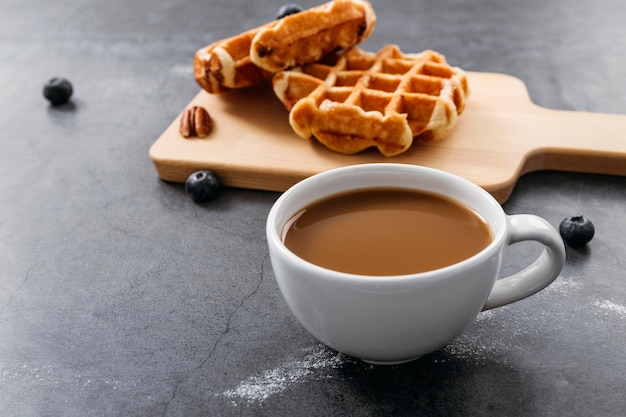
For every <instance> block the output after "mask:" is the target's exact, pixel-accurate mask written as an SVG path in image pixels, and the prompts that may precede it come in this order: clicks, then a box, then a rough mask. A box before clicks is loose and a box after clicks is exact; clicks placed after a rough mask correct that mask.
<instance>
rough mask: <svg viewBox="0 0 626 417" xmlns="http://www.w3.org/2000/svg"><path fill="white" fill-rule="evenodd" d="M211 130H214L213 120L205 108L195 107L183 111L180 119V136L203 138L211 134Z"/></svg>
mask: <svg viewBox="0 0 626 417" xmlns="http://www.w3.org/2000/svg"><path fill="white" fill-rule="evenodd" d="M211 129H213V120H212V119H211V116H210V115H209V112H208V111H206V109H205V108H204V107H202V106H193V107H190V108H188V109H185V111H183V114H182V115H181V117H180V134H181V135H182V136H183V137H186V138H189V137H192V136H197V137H200V138H203V137H205V136H207V135H208V134H209V133H211Z"/></svg>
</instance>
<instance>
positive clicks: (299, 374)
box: [220, 345, 347, 404]
mask: <svg viewBox="0 0 626 417" xmlns="http://www.w3.org/2000/svg"><path fill="white" fill-rule="evenodd" d="M304 352H305V353H306V356H305V357H304V358H301V359H292V360H290V361H288V362H286V363H284V364H282V365H280V366H278V367H276V368H274V369H270V370H267V371H265V372H263V373H262V374H260V375H253V376H250V377H248V378H246V379H245V380H243V381H242V382H241V383H240V384H239V385H237V386H236V387H235V388H232V389H229V390H226V391H224V392H222V393H221V394H220V395H222V396H224V397H227V398H230V399H231V400H233V402H234V403H235V404H237V400H243V402H244V403H246V404H250V403H262V402H263V401H265V400H267V399H268V398H269V397H271V396H273V395H277V394H280V393H282V392H283V391H285V390H286V389H287V388H289V387H291V386H293V385H295V384H300V383H303V382H305V381H307V380H310V379H312V378H318V379H320V378H332V376H331V375H328V374H324V373H323V372H321V371H323V370H324V369H337V368H341V367H342V366H343V364H344V363H345V361H346V360H347V357H346V356H345V355H342V354H340V353H336V352H334V351H331V350H329V349H326V348H325V347H324V346H323V345H317V346H314V347H312V348H307V349H305V350H304Z"/></svg>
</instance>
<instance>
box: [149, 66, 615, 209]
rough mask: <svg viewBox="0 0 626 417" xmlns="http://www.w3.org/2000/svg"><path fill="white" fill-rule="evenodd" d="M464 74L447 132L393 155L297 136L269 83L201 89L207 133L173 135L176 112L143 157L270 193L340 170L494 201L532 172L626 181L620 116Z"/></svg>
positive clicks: (179, 175)
mask: <svg viewBox="0 0 626 417" xmlns="http://www.w3.org/2000/svg"><path fill="white" fill-rule="evenodd" d="M468 78H469V83H470V89H471V95H470V98H469V100H468V104H467V108H466V110H465V112H464V113H463V114H462V115H461V116H460V117H459V121H458V123H457V126H456V127H455V129H454V130H453V132H452V133H451V134H450V135H449V136H447V137H445V138H443V139H441V140H439V141H437V142H433V143H427V144H420V143H415V144H414V145H413V146H412V147H411V149H410V150H409V151H407V152H405V153H403V154H401V155H398V156H395V157H391V158H387V157H384V156H382V155H380V154H379V153H378V151H376V150H375V149H370V150H367V151H365V152H362V153H360V154H357V155H341V154H337V153H334V152H333V151H330V150H328V149H326V148H325V147H324V146H322V145H320V144H319V143H318V142H317V141H315V140H304V139H301V138H300V137H298V136H297V135H296V134H295V133H293V131H292V130H291V127H290V126H289V122H288V113H287V110H286V109H285V108H284V107H283V105H282V104H281V103H280V102H279V101H278V99H276V98H275V97H274V94H273V92H272V91H271V86H269V85H262V86H258V87H253V88H248V89H244V90H240V91H232V92H228V93H224V94H220V95H211V94H208V93H206V92H204V91H203V90H201V91H200V92H199V93H198V94H197V95H196V97H194V98H193V100H192V101H191V102H190V103H189V105H188V107H189V106H193V105H200V106H204V107H205V108H206V109H207V110H208V111H209V113H210V114H211V117H212V118H213V119H214V129H213V132H212V133H211V134H210V135H209V136H208V137H206V138H191V139H185V138H183V137H182V136H181V135H180V134H179V132H178V125H179V118H180V115H179V116H178V117H177V118H176V119H175V120H174V121H173V122H172V123H171V124H170V126H169V127H168V128H167V129H166V130H165V131H164V132H163V134H162V135H161V136H160V137H159V138H158V139H157V141H156V142H155V143H154V144H153V146H152V147H151V148H150V152H149V155H150V158H151V160H152V162H153V163H154V166H155V168H156V171H157V174H158V175H159V177H160V178H162V179H163V180H165V181H173V182H184V181H185V180H186V179H187V177H188V176H189V175H190V174H191V173H192V172H194V171H196V170H198V169H211V170H213V171H214V172H215V173H216V175H217V176H218V177H219V179H220V181H221V182H222V184H224V185H226V186H231V187H239V188H250V189H261V190H272V191H284V190H286V189H287V188H289V187H290V186H291V185H293V184H295V183H296V182H298V181H300V180H302V179H304V178H306V177H308V176H310V175H313V174H316V173H318V172H322V171H325V170H328V169H331V168H335V167H340V166H345V165H352V164H363V163H372V162H397V163H407V164H415V165H424V166H428V167H432V168H437V169H441V170H444V171H448V172H451V173H454V174H456V175H459V176H461V177H464V178H466V179H468V180H470V181H472V182H474V183H476V184H478V185H480V186H481V187H483V188H485V189H486V190H487V191H489V192H490V193H491V194H492V195H494V196H495V197H496V198H497V199H498V201H500V202H505V201H506V200H507V199H508V197H509V196H510V194H511V192H512V190H513V187H514V186H515V183H516V181H517V179H518V178H519V177H520V176H521V175H523V174H525V173H527V172H531V171H536V170H544V169H548V170H565V171H575V172H586V173H598V174H613V175H626V116H625V115H614V114H599V113H585V112H573V111H561V110H551V109H546V108H543V107H540V106H537V105H535V104H534V103H532V102H531V100H530V98H529V95H528V91H527V89H526V86H525V85H524V83H523V82H522V81H521V80H519V79H517V78H515V77H512V76H509V75H505V74H497V73H477V72H470V73H469V74H468ZM181 113H182V111H181Z"/></svg>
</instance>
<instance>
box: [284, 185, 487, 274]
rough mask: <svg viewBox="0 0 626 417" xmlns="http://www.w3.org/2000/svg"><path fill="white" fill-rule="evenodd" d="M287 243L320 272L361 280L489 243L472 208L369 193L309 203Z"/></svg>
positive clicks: (405, 194) (440, 262) (423, 267)
mask: <svg viewBox="0 0 626 417" xmlns="http://www.w3.org/2000/svg"><path fill="white" fill-rule="evenodd" d="M283 240H284V242H285V245H286V246H287V247H288V248H289V249H290V250H291V251H292V252H294V253H295V254H296V255H298V256H300V257H301V258H303V259H305V260H307V261H309V262H311V263H314V264H317V265H319V266H322V267H325V268H328V269H333V270H336V271H341V272H348V273H353V274H361V275H376V276H384V275H403V274H411V273H417V272H424V271H430V270H433V269H438V268H442V267H445V266H448V265H452V264H455V263H457V262H459V261H462V260H464V259H467V258H469V257H471V256H472V255H475V254H477V253H478V252H480V251H481V250H483V249H484V248H485V247H487V246H488V245H489V243H490V242H491V240H492V234H491V230H490V228H489V226H488V225H487V223H486V222H485V220H484V219H483V218H482V217H481V216H480V215H478V214H477V213H476V212H474V211H473V210H472V209H470V208H468V207H466V206H464V205H462V204H460V203H458V202H456V201H453V200H451V199H448V198H446V197H443V196H439V195H436V194H431V193H426V192H421V191H415V190H408V189H395V188H372V189H366V190H359V191H353V192H347V193H342V194H337V195H334V196H331V197H328V198H325V199H323V200H320V201H317V202H315V203H313V204H310V205H309V206H307V207H306V208H305V209H303V210H301V211H300V212H299V213H297V214H296V215H295V216H294V217H293V218H292V219H291V220H290V222H289V223H288V224H287V225H286V227H285V230H284V231H283Z"/></svg>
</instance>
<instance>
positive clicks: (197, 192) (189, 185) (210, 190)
mask: <svg viewBox="0 0 626 417" xmlns="http://www.w3.org/2000/svg"><path fill="white" fill-rule="evenodd" d="M185 191H187V194H189V195H190V196H191V198H192V199H193V201H195V202H196V203H206V202H207V201H211V200H214V199H215V197H217V195H218V194H219V192H220V183H219V181H218V180H217V177H216V176H215V175H214V174H213V173H212V172H211V171H206V170H201V171H196V172H194V173H193V174H191V175H190V176H189V178H187V181H186V182H185Z"/></svg>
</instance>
